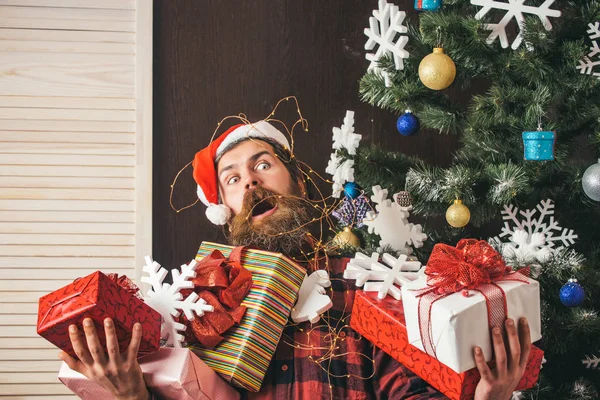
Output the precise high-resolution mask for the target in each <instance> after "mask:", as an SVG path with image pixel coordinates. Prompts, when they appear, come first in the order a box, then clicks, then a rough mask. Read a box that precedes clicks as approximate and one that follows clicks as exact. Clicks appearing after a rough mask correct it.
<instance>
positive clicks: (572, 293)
mask: <svg viewBox="0 0 600 400" xmlns="http://www.w3.org/2000/svg"><path fill="white" fill-rule="evenodd" d="M584 300H585V291H584V290H583V287H581V285H580V284H579V283H577V279H569V281H568V282H567V283H565V284H564V285H563V287H561V288H560V302H561V303H563V304H564V305H565V306H567V307H577V306H580V305H582V304H583V301H584Z"/></svg>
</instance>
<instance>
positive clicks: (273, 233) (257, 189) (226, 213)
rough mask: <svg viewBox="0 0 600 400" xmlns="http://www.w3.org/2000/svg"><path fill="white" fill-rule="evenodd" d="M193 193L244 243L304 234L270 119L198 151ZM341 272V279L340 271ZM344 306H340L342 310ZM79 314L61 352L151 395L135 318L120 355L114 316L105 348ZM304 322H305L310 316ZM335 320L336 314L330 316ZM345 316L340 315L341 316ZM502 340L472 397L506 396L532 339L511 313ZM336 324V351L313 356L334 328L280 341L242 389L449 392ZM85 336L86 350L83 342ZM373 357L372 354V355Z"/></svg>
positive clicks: (422, 395) (294, 187) (295, 248)
mask: <svg viewBox="0 0 600 400" xmlns="http://www.w3.org/2000/svg"><path fill="white" fill-rule="evenodd" d="M193 167H194V179H195V181H196V183H197V184H198V197H199V199H200V200H201V201H202V202H203V203H204V204H205V205H206V206H207V207H208V208H207V211H206V215H207V217H208V218H209V220H210V221H211V222H213V223H214V224H216V225H228V227H229V232H230V241H231V244H232V245H235V246H240V245H243V246H250V247H255V248H260V249H263V250H268V251H276V252H282V253H284V254H287V255H296V254H298V252H299V250H300V249H302V248H303V247H304V246H310V244H311V242H310V241H309V240H307V234H308V223H310V222H311V221H313V218H315V216H313V215H312V213H313V212H314V210H315V208H314V207H313V205H312V204H311V203H310V202H309V201H307V199H306V183H305V182H304V180H303V175H302V172H301V171H300V168H299V167H298V164H297V161H296V159H295V158H294V156H293V154H291V151H290V145H289V143H288V141H287V139H286V137H285V135H283V133H281V132H280V131H279V130H277V129H276V128H275V127H274V126H272V125H271V124H269V123H268V122H266V121H259V122H257V123H255V124H244V125H236V126H234V127H232V128H231V129H229V130H228V131H227V132H225V133H224V134H223V135H221V136H220V137H219V138H217V139H216V140H214V141H213V142H212V143H211V144H210V145H209V146H208V147H207V148H205V149H203V150H201V151H200V152H198V153H197V154H196V157H195V158H194V162H193ZM331 266H332V268H331V270H330V274H331V277H332V278H334V279H332V282H342V276H343V268H344V266H343V263H331V264H330V267H331ZM336 278H337V279H336ZM332 289H333V294H332V301H333V304H334V305H333V308H332V309H331V310H330V316H331V317H334V318H335V319H337V320H342V319H343V320H344V321H347V313H348V312H349V311H350V310H351V302H352V300H353V294H354V292H353V290H350V289H348V287H347V286H344V285H342V284H339V285H335V284H334V285H332ZM345 313H346V314H345ZM87 322H88V321H87V320H86V321H84V332H85V339H84V335H82V334H81V333H79V330H78V328H77V327H76V326H74V325H73V326H71V327H70V330H69V331H70V337H71V342H72V344H73V348H74V350H75V352H76V354H77V355H78V356H79V360H77V359H75V358H73V357H71V356H69V355H68V354H66V353H64V352H62V353H61V354H60V358H61V359H63V360H64V361H65V362H66V363H67V364H68V365H69V367H71V369H74V370H76V371H78V372H80V373H82V374H84V375H86V376H87V377H88V378H89V379H92V380H95V381H97V382H98V383H100V384H102V385H103V386H104V387H106V388H107V389H108V390H110V391H111V392H112V393H113V394H114V395H115V397H116V398H117V399H128V400H129V399H140V400H142V399H144V400H145V399H149V398H151V394H150V393H149V392H148V390H147V389H146V387H145V384H144V380H143V377H142V373H141V369H140V367H139V364H138V363H137V360H136V354H137V348H138V345H139V341H140V336H141V326H140V325H139V324H137V325H136V327H134V332H133V335H132V339H131V343H130V346H129V349H128V351H127V353H124V354H119V352H118V345H117V340H116V337H115V331H114V326H113V323H112V321H111V320H110V319H109V318H108V319H107V320H106V321H105V331H106V337H107V350H108V356H107V355H106V353H105V351H104V349H102V348H101V347H100V344H99V342H98V338H97V336H96V332H95V329H94V327H93V324H87ZM306 324H308V323H306ZM329 324H330V325H333V326H336V323H335V321H334V322H333V323H332V321H330V322H329ZM345 324H346V322H342V323H341V324H339V325H340V326H342V325H345ZM505 327H506V337H507V346H506V347H505V344H504V340H503V337H502V332H501V331H500V329H498V328H495V329H494V330H493V332H492V340H493V345H494V353H495V365H494V367H492V368H490V367H489V366H488V365H487V363H486V362H485V359H484V356H483V354H482V352H481V349H479V348H475V349H474V352H473V353H474V358H475V362H476V365H477V368H478V370H479V372H480V374H481V376H482V379H481V381H480V382H479V384H478V386H477V389H476V393H475V398H476V399H478V400H483V399H486V400H496V399H499V400H508V399H510V398H511V394H512V392H513V390H514V388H515V387H516V385H517V383H518V382H519V380H520V379H521V377H522V375H523V373H524V371H525V366H526V364H527V361H528V358H529V351H530V348H531V340H530V335H529V326H528V324H527V321H526V320H525V319H522V320H520V321H519V322H518V329H517V326H516V324H515V323H514V321H513V320H511V319H507V321H506V324H505ZM307 328H309V327H308V326H305V325H303V324H300V325H294V326H289V327H288V328H286V331H285V332H284V337H287V338H292V341H294V340H296V339H297V340H298V341H299V342H301V343H302V342H306V340H305V339H306V331H307V330H308V329H307ZM338 333H339V340H337V342H336V346H335V347H336V348H335V350H334V351H335V354H336V355H339V356H334V357H332V356H331V355H330V357H329V359H327V361H325V362H321V363H319V362H318V358H319V357H322V356H323V353H325V352H327V350H329V349H330V348H331V345H330V343H329V341H330V340H331V334H330V331H329V330H327V331H326V332H319V331H318V330H317V331H313V336H318V337H317V338H313V339H312V340H313V341H312V342H311V346H312V348H305V347H304V346H291V345H290V344H289V343H286V342H287V341H286V340H281V341H280V343H279V346H278V348H277V350H276V352H275V355H274V356H273V359H272V360H271V363H270V366H269V369H268V371H267V374H266V376H265V379H264V381H263V384H262V386H261V389H260V391H259V392H258V393H249V392H246V391H243V390H241V389H238V390H240V392H241V394H242V398H247V399H272V400H275V399H277V400H287V399H290V400H294V399H300V400H301V399H307V400H309V399H310V400H316V399H321V398H323V399H330V398H339V399H353V400H359V399H360V400H362V399H365V400H366V399H434V398H440V399H441V398H445V397H444V396H443V395H441V394H440V393H439V392H437V391H436V390H435V389H433V388H431V387H430V386H429V385H428V384H427V383H426V382H424V381H423V380H421V379H420V378H419V377H417V376H415V375H414V374H413V373H412V372H411V371H409V370H408V369H406V368H405V367H403V366H402V365H401V364H400V363H398V362H397V361H395V360H394V359H392V358H391V357H390V356H388V355H387V354H386V353H384V352H383V351H381V350H379V349H378V348H374V347H373V345H372V344H371V343H369V342H368V341H367V340H366V339H363V338H361V337H360V336H359V335H357V334H355V333H354V332H352V331H350V330H347V329H346V330H343V331H342V332H338ZM83 340H86V341H87V344H88V348H89V350H88V349H86V348H85V346H84V345H83V343H84V342H83ZM371 357H372V359H371Z"/></svg>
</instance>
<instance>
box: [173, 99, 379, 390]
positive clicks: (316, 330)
mask: <svg viewBox="0 0 600 400" xmlns="http://www.w3.org/2000/svg"><path fill="white" fill-rule="evenodd" d="M289 101H293V102H294V104H295V106H296V112H297V114H298V119H297V120H296V121H294V123H293V125H292V127H291V128H288V127H287V125H286V124H285V123H284V122H283V121H281V120H279V119H276V118H275V114H276V112H277V109H278V108H279V106H280V105H281V104H282V103H284V102H289ZM230 119H236V120H238V121H240V122H241V123H243V124H245V125H248V124H250V125H252V122H251V121H250V120H248V118H247V117H246V115H245V114H239V115H235V116H234V115H230V116H227V117H225V118H223V119H222V120H221V121H219V123H218V124H217V127H216V128H215V130H214V132H213V134H212V136H211V142H212V141H213V140H214V139H215V137H216V135H217V132H219V130H220V127H221V125H222V124H223V123H225V122H226V121H228V120H230ZM264 120H265V121H267V122H269V123H275V124H277V125H279V126H281V127H282V128H283V130H284V131H285V132H286V133H287V136H288V138H289V139H290V148H287V147H284V150H285V152H286V153H289V155H290V158H289V159H282V158H281V157H279V156H278V155H277V154H274V155H275V156H276V157H278V158H279V159H280V160H281V161H282V162H283V163H286V164H287V163H290V162H292V161H293V160H295V161H296V162H297V165H298V167H299V170H300V172H301V174H302V175H303V179H304V182H305V186H304V188H305V190H304V191H303V193H302V196H296V195H280V194H276V195H272V196H268V197H266V198H264V199H262V200H261V201H260V202H259V203H258V204H255V205H254V206H253V208H252V209H251V210H249V212H248V215H247V216H246V219H247V220H250V218H252V212H253V210H254V208H255V207H257V206H258V205H259V204H260V203H262V202H265V201H268V200H270V199H273V198H277V199H281V198H283V197H289V198H294V199H297V200H300V201H303V202H306V203H308V204H309V205H310V206H312V207H313V208H314V209H315V210H316V215H317V217H313V218H312V219H309V220H308V221H307V222H305V223H304V224H302V225H300V226H297V227H295V228H294V229H292V230H288V231H285V232H279V233H277V234H274V235H270V236H282V235H289V234H292V233H294V232H296V231H298V230H300V229H305V228H307V227H308V226H309V225H313V224H318V227H319V234H318V236H315V235H313V234H312V233H310V232H307V236H308V237H307V241H308V242H309V243H310V244H311V247H312V249H311V250H310V251H304V250H303V249H299V250H300V253H301V255H302V258H296V257H292V256H289V257H290V258H291V259H292V260H294V261H295V262H297V263H300V264H304V265H308V266H309V267H308V268H307V270H308V272H313V271H315V270H317V269H320V266H323V265H324V268H323V269H325V270H326V271H327V272H328V273H330V275H331V272H332V271H330V264H329V255H330V254H335V253H337V251H338V250H339V249H340V247H341V246H340V244H339V243H337V242H336V241H335V240H329V241H325V240H324V239H323V238H324V235H325V231H326V230H327V231H329V232H333V233H335V232H336V230H335V229H334V227H335V225H336V223H335V222H334V221H333V220H332V218H331V213H332V211H333V210H335V209H336V208H337V207H339V205H340V203H341V202H342V200H340V199H336V198H334V197H333V196H332V195H330V196H325V195H324V194H323V193H322V191H321V189H320V188H319V184H318V181H321V182H323V183H325V184H329V185H331V184H333V181H331V180H329V179H327V178H324V177H323V176H322V175H321V174H319V173H317V172H316V171H314V170H313V169H312V168H311V167H310V166H309V165H308V164H306V163H304V162H302V161H300V160H298V159H296V156H295V155H294V144H295V141H294V131H295V129H296V127H297V126H298V125H300V126H301V129H302V130H303V131H304V132H308V121H307V120H306V119H305V118H304V117H303V116H302V112H301V110H300V106H299V104H298V99H297V98H296V97H295V96H287V97H284V98H283V99H281V100H279V101H278V102H277V104H276V105H275V107H274V108H273V110H272V111H271V112H270V113H269V115H268V116H267V117H266V118H265V119H264ZM254 129H256V130H257V131H258V132H259V133H260V130H259V129H258V128H257V127H255V128H254ZM247 140H253V141H256V140H260V139H257V138H255V137H247ZM190 164H192V162H191V161H190V162H189V163H188V164H186V165H185V166H184V167H183V168H182V169H181V170H179V172H178V173H177V175H176V176H175V178H174V180H173V182H172V184H171V188H170V189H171V190H170V196H169V203H170V205H171V208H172V209H173V210H175V211H176V212H177V213H179V212H181V211H183V210H185V209H187V208H190V207H193V206H194V205H195V204H196V203H198V201H199V200H198V199H196V201H194V202H193V203H191V204H189V205H187V206H184V207H181V208H176V207H175V206H174V204H173V191H174V187H175V184H176V182H177V179H178V178H179V175H180V174H181V173H182V172H183V171H184V170H185V169H186V168H187V167H188V166H189V165H190ZM315 179H317V180H318V181H316V180H315ZM307 185H312V187H313V188H314V189H315V191H316V196H315V197H317V199H316V200H312V199H309V198H308V193H307V189H306V188H307ZM352 221H353V222H352V223H351V225H350V228H351V227H352V226H353V225H354V221H356V218H355V216H354V218H352ZM249 225H250V226H252V224H249ZM263 234H266V235H269V234H267V233H263ZM330 280H331V281H332V282H334V281H339V282H340V284H342V285H344V287H345V289H344V307H343V311H342V313H341V315H342V317H341V318H339V319H336V318H333V317H332V316H331V315H330V312H329V311H326V312H325V314H323V315H322V316H321V320H320V322H319V323H317V324H314V325H313V324H310V326H309V327H308V328H306V326H307V325H309V324H308V323H306V322H303V323H300V324H297V323H294V322H293V321H291V320H290V321H289V322H288V325H287V326H291V327H294V328H295V329H297V330H298V331H299V332H304V333H305V334H306V341H304V342H301V341H298V340H296V339H295V338H292V337H290V336H289V335H287V334H285V331H284V337H283V339H282V340H283V341H284V343H285V344H287V345H289V346H291V347H293V348H295V349H300V350H304V351H310V352H311V355H310V356H309V357H308V358H309V359H310V360H311V361H312V362H314V364H315V365H317V366H318V367H319V368H320V369H321V370H322V371H324V372H325V373H326V374H327V376H328V381H329V388H330V398H332V399H333V391H332V384H331V379H332V378H350V377H354V378H358V379H370V378H372V377H373V374H374V372H375V358H374V356H373V355H371V356H368V355H366V354H363V353H358V352H343V351H341V348H342V347H341V345H342V343H343V342H344V341H346V340H348V339H349V338H350V336H349V335H347V334H346V332H345V331H346V330H348V329H349V328H350V325H349V322H348V319H349V318H350V313H349V312H348V310H347V304H346V298H347V297H348V292H349V290H350V289H349V286H348V282H346V281H345V280H344V279H337V278H331V279H330ZM328 290H329V295H330V296H333V292H332V286H331V287H329V288H328ZM317 335H318V338H315V336H317ZM350 339H352V338H350ZM353 340H360V335H358V338H357V339H353ZM315 343H318V344H315ZM374 349H375V348H374V347H373V351H375V350H374ZM312 353H314V354H312ZM351 355H353V356H358V357H362V358H364V359H366V360H368V361H370V362H371V363H372V364H373V368H372V372H371V374H370V375H369V376H359V375H356V374H344V375H336V374H333V373H332V372H331V364H332V362H333V361H334V360H335V359H338V358H342V357H347V356H351Z"/></svg>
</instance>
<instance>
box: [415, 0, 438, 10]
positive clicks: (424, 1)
mask: <svg viewBox="0 0 600 400" xmlns="http://www.w3.org/2000/svg"><path fill="white" fill-rule="evenodd" d="M441 7H442V0H415V10H417V11H439V9H440V8H441Z"/></svg>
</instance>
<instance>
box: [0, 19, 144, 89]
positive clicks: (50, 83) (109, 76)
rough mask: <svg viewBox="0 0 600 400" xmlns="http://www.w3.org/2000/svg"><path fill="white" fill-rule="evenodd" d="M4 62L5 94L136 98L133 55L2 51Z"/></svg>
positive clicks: (0, 70)
mask: <svg viewBox="0 0 600 400" xmlns="http://www.w3.org/2000/svg"><path fill="white" fill-rule="evenodd" d="M50 21H51V20H50ZM1 23H2V17H1V16H0V26H1ZM0 60H2V61H1V62H0V85H2V94H3V95H18V96H23V95H24V96H52V95H53V94H57V93H60V95H61V96H77V97H127V98H134V86H135V85H134V75H135V68H134V56H133V55H127V54H93V53H89V54H88V53H61V52H53V53H49V52H44V53H36V52H26V51H20V52H14V51H0Z"/></svg>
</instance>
